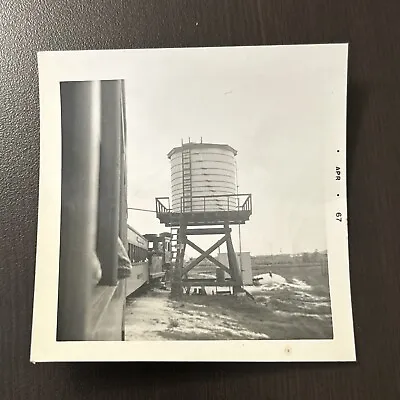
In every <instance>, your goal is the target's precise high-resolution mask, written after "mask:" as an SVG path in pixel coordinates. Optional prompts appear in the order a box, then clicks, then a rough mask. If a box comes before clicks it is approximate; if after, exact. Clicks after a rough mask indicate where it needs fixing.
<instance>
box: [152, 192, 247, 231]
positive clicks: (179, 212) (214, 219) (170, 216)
mask: <svg viewBox="0 0 400 400" xmlns="http://www.w3.org/2000/svg"><path fill="white" fill-rule="evenodd" d="M192 198H193V199H197V200H198V201H199V203H198V205H193V206H192V207H191V208H190V207H189V208H188V207H187V206H185V207H183V205H182V204H183V203H182V202H181V205H180V206H178V207H172V208H171V207H170V206H168V207H167V206H166V205H165V202H166V201H168V202H169V198H168V197H157V198H156V214H157V218H158V219H159V220H160V222H161V223H162V224H164V225H165V226H167V227H178V226H179V225H180V223H181V221H182V216H184V218H185V222H186V225H187V226H203V225H223V224H224V223H226V222H229V224H232V225H238V224H241V225H242V224H245V223H246V221H248V220H249V218H250V216H251V214H252V198H251V194H234V195H231V194H229V195H211V196H192ZM216 199H224V200H225V202H226V203H225V204H227V206H225V207H221V209H219V210H216V209H215V205H214V203H213V204H212V205H211V206H210V204H209V201H210V200H212V201H214V202H215V200H216ZM231 199H235V200H237V203H238V204H237V205H235V206H233V207H232V206H230V205H229V204H230V200H231ZM240 203H241V204H240ZM231 207H232V208H233V209H232V208H231Z"/></svg>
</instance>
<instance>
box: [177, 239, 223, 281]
mask: <svg viewBox="0 0 400 400" xmlns="http://www.w3.org/2000/svg"><path fill="white" fill-rule="evenodd" d="M226 239H227V235H224V236H223V237H222V238H221V239H219V240H218V242H216V243H215V244H213V245H212V246H211V247H210V248H209V249H208V250H207V251H203V250H202V249H200V247H199V248H198V249H199V250H200V252H201V253H202V254H201V255H200V256H199V257H197V258H196V259H195V260H193V261H192V262H191V263H190V264H189V265H188V266H187V267H186V268H184V269H183V270H182V273H181V275H182V276H183V275H185V274H187V273H188V272H189V271H190V270H191V269H192V268H194V267H195V266H196V265H197V264H198V263H199V262H201V261H203V260H204V259H205V258H208V257H209V256H210V254H211V253H212V252H213V251H214V250H216V249H217V248H218V247H219V246H221V244H222V243H224V242H225V241H226ZM186 243H187V244H189V246H192V244H194V243H192V242H190V240H188V239H186ZM192 247H193V246H192ZM196 247H197V246H196ZM196 250H197V249H196ZM197 251H198V250H197ZM224 267H225V266H224ZM225 268H226V267H225Z"/></svg>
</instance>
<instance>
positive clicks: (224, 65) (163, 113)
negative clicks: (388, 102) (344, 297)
mask: <svg viewBox="0 0 400 400" xmlns="http://www.w3.org/2000/svg"><path fill="white" fill-rule="evenodd" d="M339 72H341V71H340V69H339V68H338V66H335V65H330V64H329V63H327V62H326V57H324V56H321V57H316V53H315V52H314V53H313V52H310V51H309V50H308V49H307V48H304V47H302V48H299V49H296V48H294V47H291V48H288V50H286V51H281V50H279V49H278V50H277V48H275V50H269V51H268V50H265V49H264V50H263V51H260V50H257V49H254V48H253V49H249V50H247V51H240V50H236V51H225V52H218V51H215V50H214V51H212V52H211V53H208V52H206V51H204V50H198V51H197V52H196V51H190V52H187V53H186V54H185V52H183V51H181V52H179V53H176V52H175V53H172V54H169V53H168V52H165V51H164V54H156V53H153V54H152V55H151V56H149V57H144V58H143V59H142V60H140V61H138V60H136V61H135V62H134V63H133V64H132V78H129V79H127V80H126V94H127V129H128V203H129V207H137V208H146V209H154V208H155V197H157V196H170V193H171V191H170V164H169V160H168V158H167V153H168V152H169V151H170V150H171V149H172V148H173V147H176V146H179V145H180V143H181V139H182V138H183V139H184V140H185V141H187V139H188V137H190V138H191V140H192V141H200V138H201V137H202V138H203V141H204V142H213V143H224V144H229V145H231V146H232V147H234V148H235V149H236V150H237V151H238V154H237V156H236V160H237V166H238V178H239V186H240V187H239V191H240V192H242V193H252V195H253V215H252V216H251V218H250V221H249V222H248V223H246V225H244V226H243V227H242V251H250V252H251V253H252V255H258V254H267V253H271V252H274V253H279V252H280V251H282V252H302V251H314V250H315V249H319V250H323V249H325V248H326V233H325V211H324V200H325V191H324V188H325V169H324V142H325V140H326V136H324V130H325V126H326V125H327V124H329V121H330V120H331V119H332V116H333V115H334V112H333V111H332V107H331V103H330V97H329V93H331V92H332V91H333V90H334V87H335V84H336V77H337V78H338V79H339V76H340V74H339ZM340 82H341V81H340ZM129 223H130V224H131V225H132V226H134V227H135V228H136V229H137V230H138V231H139V232H141V233H150V232H161V231H165V230H168V229H166V228H165V227H163V226H161V225H160V224H159V222H158V220H157V219H156V217H155V214H151V213H145V212H139V211H130V212H129ZM233 236H234V240H235V244H236V250H238V244H237V243H238V240H237V238H238V234H237V230H236V229H235V230H234V233H233ZM198 243H200V244H203V246H205V247H207V244H212V243H211V242H210V238H208V240H205V238H202V240H200V241H198ZM223 251H225V249H224V250H223ZM196 254H197V253H195V252H194V253H191V254H190V255H196Z"/></svg>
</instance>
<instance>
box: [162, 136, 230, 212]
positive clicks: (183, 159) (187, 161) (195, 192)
mask: <svg viewBox="0 0 400 400" xmlns="http://www.w3.org/2000/svg"><path fill="white" fill-rule="evenodd" d="M236 154H237V151H236V150H234V149H233V148H232V147H230V146H228V145H225V144H214V143H186V144H183V145H182V146H181V147H176V148H174V149H172V150H171V151H170V152H169V154H168V158H169V159H170V160H171V192H172V205H171V208H172V211H173V212H216V211H234V210H236V209H237V199H236V197H235V193H236V162H235V156H236Z"/></svg>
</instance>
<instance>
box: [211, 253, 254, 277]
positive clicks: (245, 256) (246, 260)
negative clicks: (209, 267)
mask: <svg viewBox="0 0 400 400" xmlns="http://www.w3.org/2000/svg"><path fill="white" fill-rule="evenodd" d="M236 259H237V262H238V265H239V267H240V270H241V274H242V281H243V285H252V284H253V270H252V266H251V256H250V252H242V253H241V254H240V253H236ZM217 260H218V261H219V262H221V263H222V264H224V265H226V266H227V267H228V266H229V262H228V254H227V253H220V254H218V257H217ZM228 277H229V275H228V274H227V273H226V272H225V271H223V270H222V269H221V268H217V279H221V280H225V278H228Z"/></svg>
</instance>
